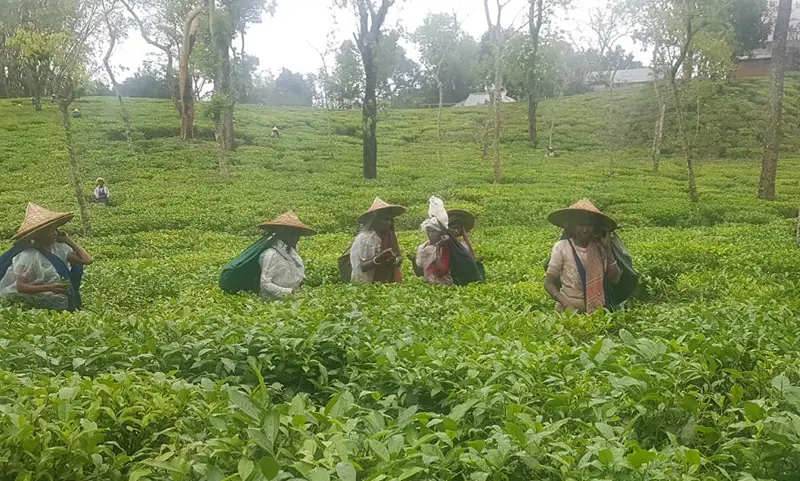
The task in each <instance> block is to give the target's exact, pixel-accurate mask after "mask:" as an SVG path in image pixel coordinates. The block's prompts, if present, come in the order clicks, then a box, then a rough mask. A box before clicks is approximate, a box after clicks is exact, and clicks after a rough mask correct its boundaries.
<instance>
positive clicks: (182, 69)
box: [178, 5, 204, 140]
mask: <svg viewBox="0 0 800 481" xmlns="http://www.w3.org/2000/svg"><path fill="white" fill-rule="evenodd" d="M203 10H204V6H202V5H200V6H197V7H195V8H194V9H193V10H192V11H190V12H189V13H188V14H187V15H186V20H185V21H184V25H183V42H182V43H181V56H180V63H179V67H178V77H179V80H178V90H179V92H180V102H181V139H183V140H187V139H190V138H194V115H195V107H194V97H195V96H194V89H193V88H192V76H191V75H190V71H189V60H190V59H191V56H192V50H193V49H194V44H195V42H196V41H197V19H198V17H199V16H200V14H201V13H203Z"/></svg>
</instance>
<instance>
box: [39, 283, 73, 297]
mask: <svg viewBox="0 0 800 481" xmlns="http://www.w3.org/2000/svg"><path fill="white" fill-rule="evenodd" d="M42 291H43V292H52V293H53V294H66V293H67V292H69V286H68V285H67V284H64V283H60V282H54V283H53V284H44V285H43V286H42Z"/></svg>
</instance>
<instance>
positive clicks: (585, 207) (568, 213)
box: [547, 199, 617, 231]
mask: <svg viewBox="0 0 800 481" xmlns="http://www.w3.org/2000/svg"><path fill="white" fill-rule="evenodd" d="M547 220H549V221H550V222H551V223H553V224H555V225H557V226H559V227H563V228H565V229H566V227H567V226H568V225H570V224H573V225H574V224H577V223H581V222H586V221H589V222H590V223H592V224H594V225H596V226H597V227H600V228H601V229H605V230H608V231H612V230H614V229H616V228H617V223H616V221H614V219H612V218H611V217H609V216H607V215H605V214H603V213H602V212H601V211H600V209H598V208H597V206H596V205H594V204H593V203H592V201H590V200H589V199H581V200H579V201H578V202H575V203H574V204H572V205H571V206H569V207H568V208H566V209H559V210H557V211H555V212H553V213H551V214H550V215H549V216H547Z"/></svg>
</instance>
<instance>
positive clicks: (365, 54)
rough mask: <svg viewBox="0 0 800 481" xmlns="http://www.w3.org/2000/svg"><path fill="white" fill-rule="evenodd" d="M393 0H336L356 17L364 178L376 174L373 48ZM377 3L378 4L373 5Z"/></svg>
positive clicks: (375, 87) (375, 77) (375, 83)
mask: <svg viewBox="0 0 800 481" xmlns="http://www.w3.org/2000/svg"><path fill="white" fill-rule="evenodd" d="M394 2H395V0H381V1H380V5H377V2H376V0H335V2H334V3H335V4H336V5H337V6H339V7H340V8H348V7H349V8H350V9H351V10H352V11H353V12H354V14H355V16H356V18H357V19H358V31H357V32H356V33H355V34H353V38H354V39H355V41H356V45H357V46H358V51H359V52H360V53H361V61H362V63H363V64H364V76H365V82H364V103H363V105H362V117H363V131H364V132H363V135H364V147H363V158H364V178H366V179H375V178H377V177H378V138H377V137H376V132H375V131H376V130H377V127H378V99H377V94H376V90H377V87H378V75H377V70H376V65H375V53H376V52H375V48H376V46H377V44H378V41H379V40H380V37H381V28H382V27H383V23H384V22H385V21H386V14H387V13H388V12H389V8H390V7H391V6H392V5H394ZM376 7H377V8H376Z"/></svg>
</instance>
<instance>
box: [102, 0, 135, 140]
mask: <svg viewBox="0 0 800 481" xmlns="http://www.w3.org/2000/svg"><path fill="white" fill-rule="evenodd" d="M100 4H101V10H102V15H103V23H104V25H105V27H106V34H107V35H108V47H107V48H106V53H105V55H104V56H103V67H104V68H105V70H106V75H108V80H109V81H110V82H111V88H112V89H113V90H114V93H115V94H116V96H117V101H118V103H119V111H120V116H121V117H122V122H123V124H124V125H125V138H126V139H127V141H128V146H129V147H130V148H131V149H133V137H132V136H131V118H130V115H129V113H128V108H127V107H126V106H125V101H124V100H123V99H122V92H121V91H120V85H119V83H118V82H117V78H116V76H115V75H114V69H113V68H111V55H112V54H113V53H114V48H115V47H116V45H117V41H119V40H121V39H124V38H125V37H126V36H127V28H128V26H129V24H128V21H127V18H126V17H125V16H124V15H123V14H122V12H121V11H120V10H121V9H120V7H121V4H120V2H118V1H117V0H101V2H100Z"/></svg>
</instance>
